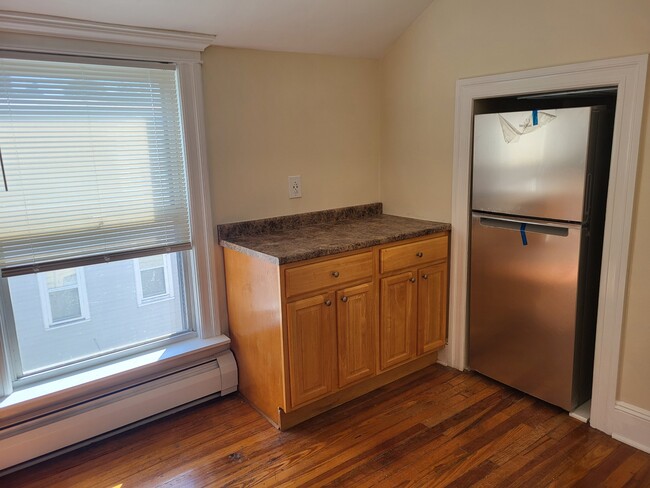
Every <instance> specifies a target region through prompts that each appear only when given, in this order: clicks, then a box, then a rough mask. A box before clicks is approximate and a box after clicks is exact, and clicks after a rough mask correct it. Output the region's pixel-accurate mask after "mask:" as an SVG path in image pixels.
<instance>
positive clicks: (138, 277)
mask: <svg viewBox="0 0 650 488" xmlns="http://www.w3.org/2000/svg"><path fill="white" fill-rule="evenodd" d="M162 258H163V264H162V266H158V267H162V269H163V274H164V277H165V293H163V294H160V295H155V296H152V297H147V298H145V297H144V292H143V290H142V271H143V269H142V268H140V258H136V259H134V260H133V271H134V274H135V292H136V295H137V297H138V307H143V306H147V305H149V304H151V303H158V302H164V301H166V300H173V299H174V282H173V280H172V276H173V275H172V263H171V259H170V256H169V254H163V255H162ZM147 269H152V268H147ZM144 271H146V270H144Z"/></svg>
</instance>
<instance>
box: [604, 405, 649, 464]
mask: <svg viewBox="0 0 650 488" xmlns="http://www.w3.org/2000/svg"><path fill="white" fill-rule="evenodd" d="M612 427H613V429H612V437H613V438H614V439H616V440H618V441H621V442H623V443H625V444H628V445H630V446H632V447H635V448H637V449H639V450H641V451H644V452H647V453H650V411H648V410H645V409H643V408H639V407H637V406H635V405H630V404H629V403H625V402H621V401H617V402H616V406H615V407H614V418H613V422H612Z"/></svg>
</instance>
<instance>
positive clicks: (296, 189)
mask: <svg viewBox="0 0 650 488" xmlns="http://www.w3.org/2000/svg"><path fill="white" fill-rule="evenodd" d="M300 197H302V184H301V183H300V175H298V176H289V198H300Z"/></svg>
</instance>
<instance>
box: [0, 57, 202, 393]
mask: <svg viewBox="0 0 650 488" xmlns="http://www.w3.org/2000/svg"><path fill="white" fill-rule="evenodd" d="M183 69H185V68H183ZM180 70H181V66H177V65H175V64H173V63H153V62H133V61H119V60H97V59H84V58H74V57H67V56H43V55H38V56H36V55H34V56H32V55H29V54H20V55H18V54H14V53H9V52H2V51H0V152H1V155H2V160H1V161H2V166H3V168H2V169H3V173H4V179H5V180H6V181H1V180H0V183H6V188H4V187H3V186H4V185H3V184H0V209H1V210H0V270H1V273H2V278H1V279H0V311H1V312H2V314H1V315H2V317H1V318H2V324H1V325H2V328H3V334H4V336H5V338H6V340H5V341H4V343H5V352H4V354H5V358H6V363H7V364H8V365H9V366H8V367H9V370H10V375H9V376H10V377H11V381H12V385H13V388H17V387H21V386H23V385H25V386H26V385H28V384H31V383H35V382H40V381H45V380H48V379H50V378H56V377H60V376H62V375H66V374H68V373H72V372H75V371H78V370H86V369H88V368H93V367H95V366H99V365H101V364H105V363H107V362H110V361H114V360H117V359H120V358H125V357H131V356H134V355H137V354H140V353H141V352H145V351H147V350H151V349H152V348H160V347H163V346H165V345H166V344H171V343H173V342H178V341H184V340H188V339H193V338H197V337H199V338H205V337H210V335H214V330H213V329H212V327H213V326H212V324H211V318H212V315H210V314H209V313H206V304H204V303H203V302H204V301H205V302H206V303H207V306H210V305H211V303H212V302H211V301H210V300H209V299H208V300H202V298H203V297H206V296H207V293H208V292H209V290H210V285H209V279H210V277H209V276H207V274H206V273H205V271H204V270H205V269H206V268H207V269H209V266H210V265H209V264H208V265H207V266H206V265H205V263H206V260H207V259H208V257H209V256H210V253H209V250H210V249H209V246H207V244H206V239H205V238H203V239H201V238H199V239H197V241H198V243H197V244H195V243H193V240H194V239H193V235H194V233H195V231H196V229H198V232H199V235H200V236H205V235H206V229H207V226H208V225H209V223H208V222H207V220H208V219H205V218H202V219H197V218H196V217H195V216H196V215H199V216H200V217H203V216H204V215H207V216H208V217H209V213H205V210H201V209H199V210H197V211H195V213H194V214H193V213H192V206H191V205H190V201H191V198H190V197H191V195H190V186H191V185H190V180H189V179H188V163H187V152H188V151H189V152H190V154H194V156H195V157H196V152H195V150H194V149H191V150H188V149H187V147H188V146H187V145H186V141H185V135H186V134H185V132H184V126H185V124H184V122H183V116H182V112H181V104H180V88H179V72H180ZM188 76H189V75H188ZM192 76H194V75H193V74H192ZM190 123H194V122H190ZM193 137H196V136H193ZM194 140H196V139H194ZM192 164H194V165H196V164H197V163H196V162H193V163H192ZM193 178H194V180H192V181H197V177H196V176H194V177H193ZM198 179H199V180H201V179H202V178H200V177H199V178H198ZM195 187H196V185H195ZM204 189H205V187H201V186H199V190H198V191H199V201H204V199H205V194H204V193H202V192H203V191H204ZM197 212H199V213H197ZM193 216H194V219H193ZM134 270H135V273H134ZM206 282H207V285H206ZM206 290H207V292H206ZM37 301H40V303H41V307H40V308H39V307H38V306H37V307H34V304H35V303H37ZM145 305H146V306H145ZM0 393H1V392H0ZM5 393H6V392H5Z"/></svg>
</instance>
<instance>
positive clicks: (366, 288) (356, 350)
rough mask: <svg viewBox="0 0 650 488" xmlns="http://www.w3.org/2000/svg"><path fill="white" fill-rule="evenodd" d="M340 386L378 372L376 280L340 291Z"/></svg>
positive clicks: (338, 322)
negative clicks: (376, 366)
mask: <svg viewBox="0 0 650 488" xmlns="http://www.w3.org/2000/svg"><path fill="white" fill-rule="evenodd" d="M336 303H337V305H336V310H337V312H336V314H337V321H336V322H337V330H338V360H339V386H340V387H343V386H346V385H349V384H350V383H354V382H355V381H358V380H360V379H363V378H367V377H369V376H373V375H374V374H375V364H376V354H375V349H376V346H375V306H374V304H375V299H374V287H373V286H372V283H366V284H364V285H359V286H353V287H350V288H346V289H344V290H340V291H338V292H337V293H336Z"/></svg>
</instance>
